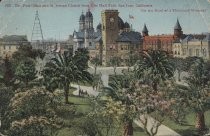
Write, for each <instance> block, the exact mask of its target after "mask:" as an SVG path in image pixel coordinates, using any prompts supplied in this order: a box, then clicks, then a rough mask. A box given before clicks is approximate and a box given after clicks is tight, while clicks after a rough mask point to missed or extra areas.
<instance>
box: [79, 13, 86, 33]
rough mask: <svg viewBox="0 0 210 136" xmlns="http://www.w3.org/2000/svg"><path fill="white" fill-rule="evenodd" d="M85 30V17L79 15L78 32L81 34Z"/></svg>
mask: <svg viewBox="0 0 210 136" xmlns="http://www.w3.org/2000/svg"><path fill="white" fill-rule="evenodd" d="M84 29H85V15H84V14H83V12H82V14H81V16H80V18H79V31H80V32H83V31H84Z"/></svg>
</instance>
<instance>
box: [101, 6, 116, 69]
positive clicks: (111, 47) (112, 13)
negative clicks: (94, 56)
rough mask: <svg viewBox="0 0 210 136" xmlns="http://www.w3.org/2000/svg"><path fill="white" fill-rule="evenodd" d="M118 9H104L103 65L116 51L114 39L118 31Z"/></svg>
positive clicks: (102, 16)
mask: <svg viewBox="0 0 210 136" xmlns="http://www.w3.org/2000/svg"><path fill="white" fill-rule="evenodd" d="M118 14H119V12H118V10H104V11H102V13H101V18H102V40H103V55H102V56H103V57H102V58H103V60H102V63H103V65H107V63H108V62H109V60H110V57H112V56H113V55H114V54H116V53H117V44H116V40H117V37H118V33H119V27H118Z"/></svg>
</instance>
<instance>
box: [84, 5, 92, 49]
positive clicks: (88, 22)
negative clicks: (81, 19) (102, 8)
mask: <svg viewBox="0 0 210 136" xmlns="http://www.w3.org/2000/svg"><path fill="white" fill-rule="evenodd" d="M84 32H85V42H84V44H85V48H90V47H92V46H93V38H94V37H93V33H94V28H93V14H92V13H91V12H90V9H88V11H87V12H86V15H85V30H84Z"/></svg>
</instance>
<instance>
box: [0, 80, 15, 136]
mask: <svg viewBox="0 0 210 136" xmlns="http://www.w3.org/2000/svg"><path fill="white" fill-rule="evenodd" d="M13 96H14V91H13V90H12V88H11V87H7V86H5V85H3V84H1V85H0V120H1V127H0V130H2V131H1V132H3V131H5V130H7V129H8V125H9V122H8V118H7V113H8V111H9V110H10V108H9V103H10V100H11V98H12V97H13Z"/></svg>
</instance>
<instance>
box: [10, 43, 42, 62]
mask: <svg viewBox="0 0 210 136" xmlns="http://www.w3.org/2000/svg"><path fill="white" fill-rule="evenodd" d="M44 56H45V53H44V52H43V51H42V50H40V49H33V48H32V46H31V45H25V46H20V47H19V48H18V50H17V51H16V52H14V54H13V55H12V59H14V61H17V62H18V61H21V60H23V59H25V58H31V59H34V60H35V59H36V58H37V57H40V58H41V59H43V58H44Z"/></svg>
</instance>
